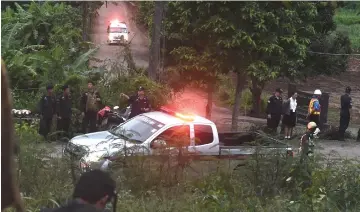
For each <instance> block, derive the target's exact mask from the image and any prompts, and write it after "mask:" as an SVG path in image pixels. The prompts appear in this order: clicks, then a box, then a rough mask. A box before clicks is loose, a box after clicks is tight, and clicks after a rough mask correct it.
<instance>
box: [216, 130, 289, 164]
mask: <svg viewBox="0 0 360 212" xmlns="http://www.w3.org/2000/svg"><path fill="white" fill-rule="evenodd" d="M219 140H220V147H219V156H220V157H222V158H223V157H225V158H226V157H230V156H231V157H239V156H247V155H252V154H254V153H255V152H256V151H257V147H261V148H259V149H258V150H259V153H261V154H266V153H267V152H271V151H276V150H285V151H283V152H284V153H285V152H287V153H288V154H291V148H290V147H289V146H288V145H287V144H286V143H283V142H281V141H279V140H277V139H274V138H271V137H269V136H267V135H265V134H262V133H259V132H251V133H249V132H247V133H233V132H231V133H219ZM288 148H289V149H288ZM287 150H289V151H287Z"/></svg>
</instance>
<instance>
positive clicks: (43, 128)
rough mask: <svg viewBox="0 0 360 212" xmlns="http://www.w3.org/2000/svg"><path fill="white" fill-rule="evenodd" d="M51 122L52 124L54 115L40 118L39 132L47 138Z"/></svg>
mask: <svg viewBox="0 0 360 212" xmlns="http://www.w3.org/2000/svg"><path fill="white" fill-rule="evenodd" d="M51 124H52V117H51V118H49V117H43V118H42V119H41V120H40V127H39V134H40V135H42V136H44V137H45V138H46V136H47V135H48V134H49V132H50V129H51Z"/></svg>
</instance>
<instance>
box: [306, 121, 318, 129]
mask: <svg viewBox="0 0 360 212" xmlns="http://www.w3.org/2000/svg"><path fill="white" fill-rule="evenodd" d="M316 127H317V124H316V123H315V122H313V121H312V122H309V123H308V124H307V128H308V129H309V130H310V129H314V128H316Z"/></svg>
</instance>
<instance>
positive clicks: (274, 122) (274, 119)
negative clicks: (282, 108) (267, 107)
mask: <svg viewBox="0 0 360 212" xmlns="http://www.w3.org/2000/svg"><path fill="white" fill-rule="evenodd" d="M280 119H281V114H271V118H268V119H267V127H268V128H269V129H270V130H272V131H276V129H277V128H278V126H279V123H280Z"/></svg>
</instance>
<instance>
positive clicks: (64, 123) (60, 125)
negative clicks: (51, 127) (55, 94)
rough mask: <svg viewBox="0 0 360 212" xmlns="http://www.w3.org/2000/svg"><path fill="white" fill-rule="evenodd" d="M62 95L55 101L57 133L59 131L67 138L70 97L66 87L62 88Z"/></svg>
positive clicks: (69, 119) (69, 121)
mask: <svg viewBox="0 0 360 212" xmlns="http://www.w3.org/2000/svg"><path fill="white" fill-rule="evenodd" d="M62 89H63V94H62V95H60V96H59V98H58V99H57V107H56V109H57V111H56V112H57V118H58V120H57V131H61V132H62V133H61V134H62V135H63V136H65V137H67V138H69V128H70V123H71V114H72V111H71V97H70V88H69V86H68V85H64V86H63V87H62Z"/></svg>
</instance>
